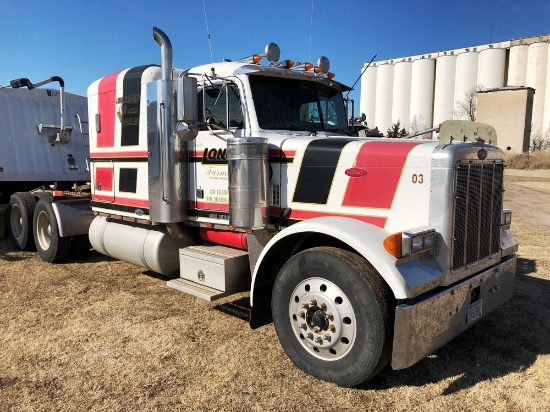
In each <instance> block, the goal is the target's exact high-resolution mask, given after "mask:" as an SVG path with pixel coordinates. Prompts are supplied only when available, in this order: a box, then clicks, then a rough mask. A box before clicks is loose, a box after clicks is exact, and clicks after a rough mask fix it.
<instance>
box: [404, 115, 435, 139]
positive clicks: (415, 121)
mask: <svg viewBox="0 0 550 412" xmlns="http://www.w3.org/2000/svg"><path fill="white" fill-rule="evenodd" d="M426 129H428V126H427V125H426V123H424V116H422V115H421V114H415V115H414V116H413V117H412V119H411V124H410V125H409V135H411V136H414V135H416V134H418V133H419V132H421V131H422V130H426ZM427 135H428V136H427V137H426V136H425V135H424V136H423V138H424V139H426V138H428V139H429V138H431V134H429V133H428V134H427Z"/></svg>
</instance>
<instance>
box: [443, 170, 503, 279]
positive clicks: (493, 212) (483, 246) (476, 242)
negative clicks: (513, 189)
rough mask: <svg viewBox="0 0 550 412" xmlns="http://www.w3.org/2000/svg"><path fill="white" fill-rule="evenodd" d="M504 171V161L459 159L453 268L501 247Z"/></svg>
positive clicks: (472, 261) (455, 268)
mask: <svg viewBox="0 0 550 412" xmlns="http://www.w3.org/2000/svg"><path fill="white" fill-rule="evenodd" d="M503 174H504V164H503V163H502V162H491V163H482V162H476V161H460V162H459V163H458V165H457V169H456V180H455V207H454V220H453V244H452V259H453V261H452V268H453V270H457V269H460V268H462V267H464V266H466V265H469V264H471V263H474V262H477V261H479V260H482V259H484V258H486V257H488V256H491V255H493V254H495V253H497V252H498V251H499V249H500V217H501V213H502V193H503V190H502V189H503V188H502V181H503Z"/></svg>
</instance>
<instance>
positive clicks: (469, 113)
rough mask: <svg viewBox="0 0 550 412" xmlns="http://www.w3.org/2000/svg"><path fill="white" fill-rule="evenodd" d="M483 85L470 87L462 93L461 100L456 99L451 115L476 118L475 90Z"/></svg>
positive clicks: (473, 119) (472, 119)
mask: <svg viewBox="0 0 550 412" xmlns="http://www.w3.org/2000/svg"><path fill="white" fill-rule="evenodd" d="M482 88H483V87H482V86H480V85H478V86H477V87H472V88H471V89H469V90H468V91H467V92H466V93H464V98H463V100H456V101H455V107H456V109H455V110H454V111H453V115H454V116H455V117H458V118H463V117H467V118H468V119H470V120H471V121H474V122H475V120H476V112H477V92H478V91H479V90H481V89H482Z"/></svg>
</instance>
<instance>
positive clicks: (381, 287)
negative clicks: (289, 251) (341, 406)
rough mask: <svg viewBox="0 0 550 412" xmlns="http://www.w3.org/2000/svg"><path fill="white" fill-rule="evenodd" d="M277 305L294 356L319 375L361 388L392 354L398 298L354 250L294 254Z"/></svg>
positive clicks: (280, 281) (277, 288)
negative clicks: (394, 319) (394, 296)
mask: <svg viewBox="0 0 550 412" xmlns="http://www.w3.org/2000/svg"><path fill="white" fill-rule="evenodd" d="M271 306H272V314H273V322H274V325H275V330H276V332H277V336H278V337H279V341H280V342H281V345H282V346H283V349H284V350H285V352H286V353H287V355H288V357H289V358H290V359H291V360H292V361H293V362H294V364H295V365H296V366H298V367H299V368H300V369H302V370H303V371H304V372H307V373H308V374H310V375H313V376H314V377H316V378H318V379H321V380H324V381H328V382H334V383H336V384H338V385H340V386H344V387H351V386H356V385H359V384H360V383H362V382H365V381H367V380H369V379H371V378H373V377H374V376H375V375H376V374H378V372H380V371H381V370H382V368H383V367H384V366H385V365H386V364H387V363H388V361H389V360H390V358H391V347H392V334H393V318H394V316H393V311H394V307H395V301H394V299H393V296H392V294H391V291H390V289H389V288H388V287H387V285H386V284H385V282H384V281H383V279H382V278H381V277H380V275H379V274H378V273H377V272H376V270H375V269H374V268H373V267H372V266H371V265H370V264H369V263H368V262H367V261H366V260H365V259H364V258H362V257H361V256H358V255H356V254H354V253H352V252H349V251H345V250H342V249H338V248H333V247H319V248H313V249H309V250H306V251H303V252H301V253H299V254H297V255H295V256H293V257H292V258H291V259H289V260H288V262H286V263H285V265H284V266H283V267H282V268H281V270H280V272H279V274H278V276H277V278H276V280H275V285H274V287H273V293H272V300H271Z"/></svg>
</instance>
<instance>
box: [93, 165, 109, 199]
mask: <svg viewBox="0 0 550 412" xmlns="http://www.w3.org/2000/svg"><path fill="white" fill-rule="evenodd" d="M94 182H95V183H94V185H95V187H99V185H100V184H101V190H104V191H106V192H112V191H113V168H112V167H96V169H95V179H94ZM94 192H95V191H94ZM104 197H107V196H104ZM96 198H97V196H96V195H95V193H94V199H96ZM109 199H111V200H113V197H112V196H111V197H109Z"/></svg>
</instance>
